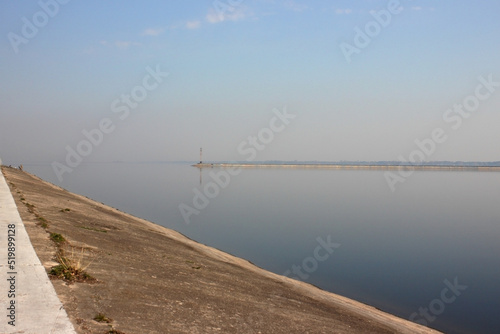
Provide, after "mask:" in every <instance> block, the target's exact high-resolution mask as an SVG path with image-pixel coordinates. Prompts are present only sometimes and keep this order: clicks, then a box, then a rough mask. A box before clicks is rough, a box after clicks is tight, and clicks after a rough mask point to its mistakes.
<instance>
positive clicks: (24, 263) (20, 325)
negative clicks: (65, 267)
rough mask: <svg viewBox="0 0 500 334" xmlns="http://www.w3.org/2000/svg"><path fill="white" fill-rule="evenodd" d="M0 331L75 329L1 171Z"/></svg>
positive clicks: (60, 332)
mask: <svg viewBox="0 0 500 334" xmlns="http://www.w3.org/2000/svg"><path fill="white" fill-rule="evenodd" d="M0 227H1V231H0V294H1V296H2V298H1V299H0V300H1V302H0V309H1V310H2V312H1V316H0V319H1V320H0V333H32V334H35V333H36V334H49V333H50V334H71V333H75V330H74V328H73V325H72V324H71V322H70V321H69V319H68V316H67V314H66V311H65V310H64V308H63V304H62V303H61V302H60V300H59V298H58V297H57V295H56V292H55V290H54V287H53V286H52V283H51V282H50V280H49V278H48V277H47V273H46V272H45V268H44V267H43V266H42V264H41V263H40V260H39V259H38V257H37V254H36V253H35V250H34V249H33V246H32V245H31V242H30V239H29V237H28V234H27V233H26V229H25V227H24V224H23V222H22V220H21V217H20V216H19V213H18V210H17V207H16V204H15V202H14V199H13V197H12V195H11V192H10V189H9V187H8V185H7V183H6V181H5V178H4V176H3V174H2V173H0Z"/></svg>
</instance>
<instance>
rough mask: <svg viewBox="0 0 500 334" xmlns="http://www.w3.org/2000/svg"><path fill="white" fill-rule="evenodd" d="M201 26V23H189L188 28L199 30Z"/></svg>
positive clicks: (187, 23)
mask: <svg viewBox="0 0 500 334" xmlns="http://www.w3.org/2000/svg"><path fill="white" fill-rule="evenodd" d="M200 26H201V22H200V21H187V22H186V28H188V29H198V28H199V27H200Z"/></svg>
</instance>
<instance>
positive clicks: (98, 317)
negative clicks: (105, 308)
mask: <svg viewBox="0 0 500 334" xmlns="http://www.w3.org/2000/svg"><path fill="white" fill-rule="evenodd" d="M94 320H95V321H97V322H107V323H108V324H109V323H110V322H112V321H113V319H111V318H108V317H107V316H105V315H104V314H102V313H98V314H96V316H95V317H94Z"/></svg>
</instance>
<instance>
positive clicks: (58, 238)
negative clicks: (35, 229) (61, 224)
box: [50, 233, 66, 244]
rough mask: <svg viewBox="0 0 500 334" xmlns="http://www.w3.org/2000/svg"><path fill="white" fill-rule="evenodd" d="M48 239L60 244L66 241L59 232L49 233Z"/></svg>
mask: <svg viewBox="0 0 500 334" xmlns="http://www.w3.org/2000/svg"><path fill="white" fill-rule="evenodd" d="M50 240H52V241H54V242H55V243H56V244H62V243H63V242H65V241H66V239H64V237H63V236H62V235H61V234H59V233H51V234H50Z"/></svg>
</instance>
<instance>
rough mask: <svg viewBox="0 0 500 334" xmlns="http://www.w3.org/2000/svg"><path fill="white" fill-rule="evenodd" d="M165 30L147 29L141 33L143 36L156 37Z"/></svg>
mask: <svg viewBox="0 0 500 334" xmlns="http://www.w3.org/2000/svg"><path fill="white" fill-rule="evenodd" d="M164 31H165V29H163V28H148V29H146V30H144V31H143V32H142V34H143V35H145V36H158V35H161V34H162V33H163V32H164Z"/></svg>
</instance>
